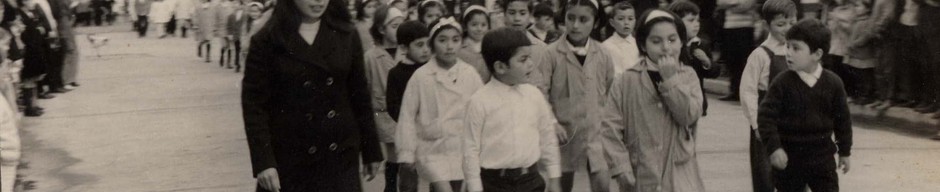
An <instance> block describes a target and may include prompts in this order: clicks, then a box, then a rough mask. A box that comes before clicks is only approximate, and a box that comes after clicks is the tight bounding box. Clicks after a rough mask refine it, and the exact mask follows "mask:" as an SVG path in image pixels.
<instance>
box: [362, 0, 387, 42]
mask: <svg viewBox="0 0 940 192" xmlns="http://www.w3.org/2000/svg"><path fill="white" fill-rule="evenodd" d="M380 3H381V2H379V1H378V0H366V1H364V2H361V3H357V6H356V28H357V29H358V30H359V38H360V39H362V47H363V48H366V49H368V48H369V47H372V45H373V44H374V43H375V42H374V41H373V40H372V36H371V34H369V30H370V29H372V24H373V22H374V21H373V20H372V19H373V18H375V12H376V10H378V7H380V5H381V4H380Z"/></svg>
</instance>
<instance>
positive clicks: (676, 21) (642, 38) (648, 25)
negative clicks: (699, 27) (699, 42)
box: [634, 9, 689, 57]
mask: <svg viewBox="0 0 940 192" xmlns="http://www.w3.org/2000/svg"><path fill="white" fill-rule="evenodd" d="M653 11H662V12H666V13H667V14H669V15H670V16H671V17H672V18H669V17H663V16H660V17H656V18H652V19H651V20H649V21H646V20H647V18H648V17H649V16H650V13H652V12H653ZM636 21H637V27H636V32H635V33H634V34H636V44H637V47H638V48H639V49H640V55H642V56H647V54H646V39H647V38H648V37H649V36H650V32H651V31H652V30H653V26H655V25H656V24H659V23H669V24H673V25H674V26H676V32H677V33H678V34H679V39H680V41H681V42H682V52H681V53H680V57H684V55H687V52H688V51H687V50H686V49H687V46H686V43H688V41H689V38H688V36H689V35H688V33H687V32H686V30H685V24H683V23H682V19H680V17H679V16H678V15H676V14H675V13H672V12H669V11H666V10H663V9H650V10H647V11H646V12H645V13H643V15H642V16H640V18H639V19H637V20H636Z"/></svg>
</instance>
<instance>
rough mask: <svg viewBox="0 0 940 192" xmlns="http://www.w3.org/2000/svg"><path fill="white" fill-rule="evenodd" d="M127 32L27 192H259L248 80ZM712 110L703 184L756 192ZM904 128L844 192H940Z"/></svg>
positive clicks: (912, 134) (856, 156) (857, 153)
mask: <svg viewBox="0 0 940 192" xmlns="http://www.w3.org/2000/svg"><path fill="white" fill-rule="evenodd" d="M83 30H85V29H83ZM85 31H89V30H85ZM99 31H107V30H99ZM111 31H114V30H111ZM123 31H126V30H121V31H116V32H113V33H104V34H100V35H102V36H107V37H109V38H110V39H111V40H110V42H109V45H107V46H104V47H102V48H100V50H99V52H98V53H100V55H101V56H100V57H98V56H97V54H96V51H95V50H94V49H93V48H92V47H91V45H90V44H89V42H88V41H87V40H86V39H85V37H84V36H79V37H78V38H77V39H78V40H79V41H78V42H79V46H80V48H81V54H82V56H81V59H82V64H81V72H80V77H79V82H80V83H81V85H82V86H81V87H80V88H79V89H77V90H75V91H72V92H69V93H66V94H61V95H58V97H57V98H55V99H51V100H42V101H41V103H40V105H41V106H43V107H45V108H46V110H45V111H46V115H44V116H42V117H39V118H25V120H24V126H23V127H22V128H21V130H22V131H21V134H22V135H23V137H24V138H23V142H24V143H23V146H24V148H25V149H24V152H23V159H22V161H23V166H22V167H21V172H20V174H21V175H22V178H21V179H22V181H23V182H21V186H20V188H21V189H23V190H25V191H43V192H44V191H91V192H99V191H226V192H230V191H253V190H254V180H253V179H252V178H251V167H250V162H249V155H248V147H247V144H246V142H245V133H244V130H243V125H242V118H241V106H240V104H239V100H240V97H239V91H240V81H241V77H242V74H241V73H234V72H233V71H232V70H228V69H222V68H219V66H218V63H216V62H217V61H216V62H214V63H204V62H201V60H199V58H197V57H196V54H195V52H194V51H195V50H196V43H195V42H194V41H193V40H192V39H181V38H169V39H156V38H155V37H148V38H145V39H138V38H137V37H136V35H135V34H132V33H130V32H123ZM214 48H218V46H214ZM213 56H215V57H217V56H218V52H217V51H214V52H213ZM216 60H217V58H216ZM711 97H715V96H714V95H712V96H711ZM710 103H711V108H710V109H709V110H710V111H709V116H708V117H705V118H704V119H703V120H702V121H701V122H700V123H699V125H700V128H699V129H700V132H699V135H698V138H699V141H698V152H699V153H698V154H699V156H698V160H699V163H700V165H701V167H702V172H703V174H702V176H703V177H704V179H705V183H706V187H707V188H708V190H709V191H722V192H726V191H732V192H734V191H750V173H749V165H748V160H747V157H748V156H747V146H748V132H747V131H748V128H747V127H748V126H747V125H746V122H745V121H746V120H745V119H744V116H743V113H742V112H741V110H740V106H738V105H737V104H733V103H727V102H721V101H717V100H714V99H711V100H710ZM899 126H916V125H892V124H887V123H877V122H868V123H862V122H857V123H856V124H855V129H854V132H855V134H854V137H855V147H854V149H853V156H852V163H853V164H852V171H851V172H849V173H848V174H846V175H841V174H840V175H839V176H840V185H841V188H842V191H872V192H881V191H912V192H914V191H918V192H919V191H936V190H937V189H940V142H938V141H932V140H929V139H928V137H929V136H930V135H931V134H934V133H936V132H928V131H906V130H908V129H905V128H897V127H899ZM915 130H924V129H915ZM928 130H929V129H928ZM382 179H383V178H382V177H379V178H376V180H375V181H372V182H364V185H365V186H366V187H365V188H366V191H370V192H373V191H381V190H380V189H382V188H383V185H384V184H383V183H384V182H383V181H382ZM587 183H588V182H587V179H586V176H585V175H583V174H579V175H578V182H577V183H576V185H575V186H576V189H577V191H588V186H587Z"/></svg>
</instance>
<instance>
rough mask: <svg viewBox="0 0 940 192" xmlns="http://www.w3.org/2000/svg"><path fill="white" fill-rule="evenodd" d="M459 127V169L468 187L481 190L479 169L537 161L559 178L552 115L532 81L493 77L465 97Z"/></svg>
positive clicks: (558, 158) (512, 166) (558, 162)
mask: <svg viewBox="0 0 940 192" xmlns="http://www.w3.org/2000/svg"><path fill="white" fill-rule="evenodd" d="M466 122H467V123H466V125H467V126H466V128H464V132H465V133H464V143H463V151H464V163H463V167H464V174H465V175H466V176H465V178H466V181H467V187H468V189H469V191H482V190H483V184H482V182H481V180H480V169H481V168H487V169H512V168H528V167H529V166H532V165H534V164H535V163H536V162H539V163H540V165H541V168H542V170H545V171H547V172H548V176H549V178H558V177H561V156H560V154H559V148H558V141H557V137H556V136H555V127H556V126H558V122H557V120H555V115H554V114H553V113H552V110H551V107H550V106H549V104H548V101H546V100H545V97H544V96H542V92H541V91H539V89H538V88H536V87H535V86H533V85H530V84H520V85H515V86H509V85H506V84H505V83H503V82H501V81H499V80H498V79H496V78H494V79H492V80H491V81H490V82H489V83H487V84H486V86H484V87H483V88H481V89H480V90H479V91H477V93H475V94H473V96H472V97H471V98H470V103H469V104H468V106H467V116H466Z"/></svg>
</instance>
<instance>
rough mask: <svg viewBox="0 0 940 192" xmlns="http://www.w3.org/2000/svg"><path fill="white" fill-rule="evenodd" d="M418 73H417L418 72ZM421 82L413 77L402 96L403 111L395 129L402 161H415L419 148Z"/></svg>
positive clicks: (399, 158)
mask: <svg viewBox="0 0 940 192" xmlns="http://www.w3.org/2000/svg"><path fill="white" fill-rule="evenodd" d="M416 75H417V74H416ZM420 83H421V82H419V80H418V79H417V78H416V77H412V78H411V81H408V86H406V87H405V94H404V96H402V98H403V99H402V103H401V111H399V114H398V115H399V116H398V125H397V127H396V129H395V149H396V151H397V152H398V161H400V162H401V163H414V162H415V150H417V148H418V146H417V145H418V143H417V141H418V136H417V132H416V131H417V130H415V129H417V127H416V126H417V118H418V106H419V105H420V104H421V103H420V100H419V99H420V95H419V93H420V91H421V87H420V86H419V85H418V84H420Z"/></svg>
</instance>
